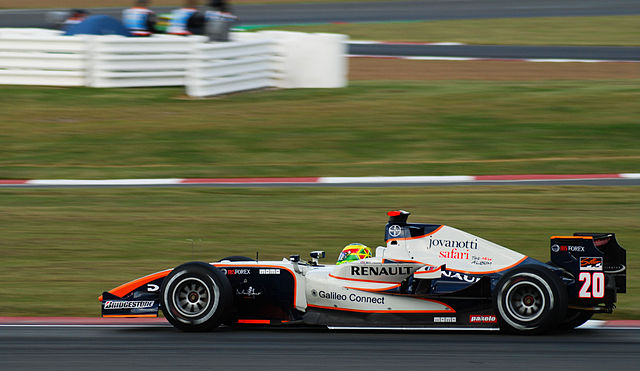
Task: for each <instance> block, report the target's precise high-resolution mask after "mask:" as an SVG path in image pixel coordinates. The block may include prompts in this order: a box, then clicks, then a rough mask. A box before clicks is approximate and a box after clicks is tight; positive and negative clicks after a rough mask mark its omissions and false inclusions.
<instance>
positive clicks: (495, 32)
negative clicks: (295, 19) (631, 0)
mask: <svg viewBox="0 0 640 371" xmlns="http://www.w3.org/2000/svg"><path fill="white" fill-rule="evenodd" d="M639 23H640V15H622V16H597V17H536V18H498V19H472V20H446V21H415V22H375V23H337V24H309V25H295V26H271V27H267V28H266V29H278V30H285V31H301V32H332V33H342V34H346V35H349V37H350V38H351V39H354V40H387V41H409V42H444V41H447V42H459V43H465V44H490V45H607V46H613V45H625V46H638V45H640V27H638V24H639Z"/></svg>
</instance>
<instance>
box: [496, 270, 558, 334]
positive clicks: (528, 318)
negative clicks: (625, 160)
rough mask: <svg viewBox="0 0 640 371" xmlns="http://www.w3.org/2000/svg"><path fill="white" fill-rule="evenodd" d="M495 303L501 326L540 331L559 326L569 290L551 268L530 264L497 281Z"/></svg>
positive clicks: (505, 329)
mask: <svg viewBox="0 0 640 371" xmlns="http://www.w3.org/2000/svg"><path fill="white" fill-rule="evenodd" d="M493 303H494V306H495V308H496V313H497V314H498V320H499V323H500V329H501V330H503V331H506V332H511V333H517V334H538V333H542V332H545V331H548V330H551V329H554V328H556V327H557V326H558V324H559V323H560V321H561V320H562V319H564V317H565V313H566V311H567V290H566V287H565V286H564V285H563V283H562V281H561V280H560V278H559V277H558V276H557V275H555V274H554V273H553V272H551V271H550V270H549V269H547V268H544V267H540V266H536V265H527V266H523V267H521V268H517V269H514V270H513V271H511V272H509V273H507V274H506V275H505V276H504V277H502V279H500V281H498V284H497V285H496V288H495V291H494V298H493Z"/></svg>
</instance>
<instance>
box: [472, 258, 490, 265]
mask: <svg viewBox="0 0 640 371" xmlns="http://www.w3.org/2000/svg"><path fill="white" fill-rule="evenodd" d="M471 264H474V265H491V264H493V259H491V258H488V257H486V256H472V257H471Z"/></svg>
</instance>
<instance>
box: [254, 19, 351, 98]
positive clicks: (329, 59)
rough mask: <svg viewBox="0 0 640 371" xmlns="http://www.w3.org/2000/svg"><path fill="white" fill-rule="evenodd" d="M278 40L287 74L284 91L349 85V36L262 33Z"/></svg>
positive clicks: (281, 85) (283, 32) (283, 85)
mask: <svg viewBox="0 0 640 371" xmlns="http://www.w3.org/2000/svg"><path fill="white" fill-rule="evenodd" d="M258 34H261V35H262V36H264V37H265V38H270V39H273V40H276V41H277V43H278V49H277V50H278V52H279V53H280V54H281V55H282V57H283V58H284V67H283V69H284V70H285V71H287V73H286V76H285V80H283V81H281V83H280V84H279V85H278V87H282V88H341V87H345V86H346V85H347V57H346V54H347V44H346V43H347V41H348V38H347V36H346V35H340V34H307V33H302V32H286V31H260V32H258Z"/></svg>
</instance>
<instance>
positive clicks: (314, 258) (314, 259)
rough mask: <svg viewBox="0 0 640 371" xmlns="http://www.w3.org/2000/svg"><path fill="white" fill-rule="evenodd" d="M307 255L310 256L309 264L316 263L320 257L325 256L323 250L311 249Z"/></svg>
mask: <svg viewBox="0 0 640 371" xmlns="http://www.w3.org/2000/svg"><path fill="white" fill-rule="evenodd" d="M309 255H310V256H311V264H313V265H318V263H319V261H320V259H323V258H324V256H325V254H324V251H312V252H311V253H310V254H309Z"/></svg>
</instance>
